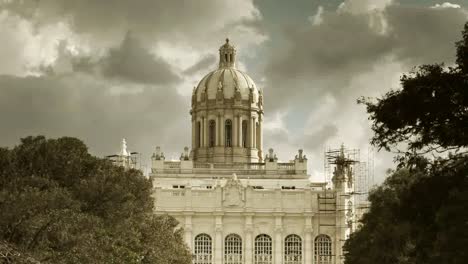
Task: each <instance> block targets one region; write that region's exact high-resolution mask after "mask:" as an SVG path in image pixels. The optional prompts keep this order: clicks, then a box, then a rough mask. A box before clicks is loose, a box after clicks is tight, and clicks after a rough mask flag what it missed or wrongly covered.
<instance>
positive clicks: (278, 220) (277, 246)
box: [274, 215, 283, 264]
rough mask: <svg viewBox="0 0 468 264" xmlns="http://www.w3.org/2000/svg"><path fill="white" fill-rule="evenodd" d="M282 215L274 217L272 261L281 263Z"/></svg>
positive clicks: (276, 263)
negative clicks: (273, 255)
mask: <svg viewBox="0 0 468 264" xmlns="http://www.w3.org/2000/svg"><path fill="white" fill-rule="evenodd" d="M282 220H283V219H282V216H279V215H277V216H276V217H275V243H274V254H275V257H274V263H275V264H282V263H283V221H282Z"/></svg>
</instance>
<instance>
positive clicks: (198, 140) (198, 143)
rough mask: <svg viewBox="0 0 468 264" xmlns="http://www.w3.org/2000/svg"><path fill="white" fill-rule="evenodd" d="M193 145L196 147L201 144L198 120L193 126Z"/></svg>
mask: <svg viewBox="0 0 468 264" xmlns="http://www.w3.org/2000/svg"><path fill="white" fill-rule="evenodd" d="M195 141H196V142H195V145H196V146H197V148H199V147H200V145H201V124H200V121H198V122H197V126H196V128H195Z"/></svg>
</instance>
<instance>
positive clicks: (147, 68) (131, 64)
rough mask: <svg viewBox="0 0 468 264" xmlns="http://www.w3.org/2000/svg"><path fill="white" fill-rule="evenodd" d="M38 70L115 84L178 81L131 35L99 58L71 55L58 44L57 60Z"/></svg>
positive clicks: (64, 44) (64, 47) (161, 60)
mask: <svg viewBox="0 0 468 264" xmlns="http://www.w3.org/2000/svg"><path fill="white" fill-rule="evenodd" d="M39 71H40V72H42V73H45V74H54V73H58V74H60V73H63V72H67V71H75V72H83V73H88V74H95V75H99V76H101V77H103V78H105V79H111V80H116V81H123V82H130V83H140V84H154V85H169V84H177V83H179V82H180V81H181V78H180V77H179V76H178V75H177V74H176V71H175V69H173V67H172V66H171V65H170V64H169V63H167V62H166V61H165V60H164V59H163V58H161V57H159V56H158V55H155V54H152V53H151V52H149V51H148V50H147V49H146V48H145V47H144V46H143V45H142V44H141V42H140V40H139V39H138V38H136V37H134V36H132V34H131V33H127V35H126V36H125V38H124V39H123V41H122V43H121V44H120V45H118V46H117V47H114V48H110V49H109V50H108V51H107V52H106V54H105V55H103V56H101V57H98V56H82V55H73V54H72V53H71V52H70V51H69V50H67V42H66V41H61V42H60V43H59V45H58V46H57V59H56V60H55V61H54V63H53V64H51V65H43V66H41V67H40V69H39Z"/></svg>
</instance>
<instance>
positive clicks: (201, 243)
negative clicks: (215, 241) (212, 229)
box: [193, 234, 213, 264]
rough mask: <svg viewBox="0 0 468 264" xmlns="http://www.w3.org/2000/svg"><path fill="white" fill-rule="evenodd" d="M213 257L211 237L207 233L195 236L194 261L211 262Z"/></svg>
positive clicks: (200, 263) (196, 263)
mask: <svg viewBox="0 0 468 264" xmlns="http://www.w3.org/2000/svg"><path fill="white" fill-rule="evenodd" d="M212 259H213V257H212V243H211V237H210V236H209V235H207V234H199V235H197V236H196V237H195V245H194V255H193V263H194V264H211V263H212Z"/></svg>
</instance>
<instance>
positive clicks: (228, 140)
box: [224, 119, 232, 148]
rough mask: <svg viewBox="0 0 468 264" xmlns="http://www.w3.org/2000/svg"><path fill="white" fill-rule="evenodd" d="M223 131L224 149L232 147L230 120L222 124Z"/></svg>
mask: <svg viewBox="0 0 468 264" xmlns="http://www.w3.org/2000/svg"><path fill="white" fill-rule="evenodd" d="M224 130H225V133H226V142H225V145H226V147H229V148H230V147H232V121H231V120H230V119H228V120H226V122H225V124H224Z"/></svg>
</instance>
